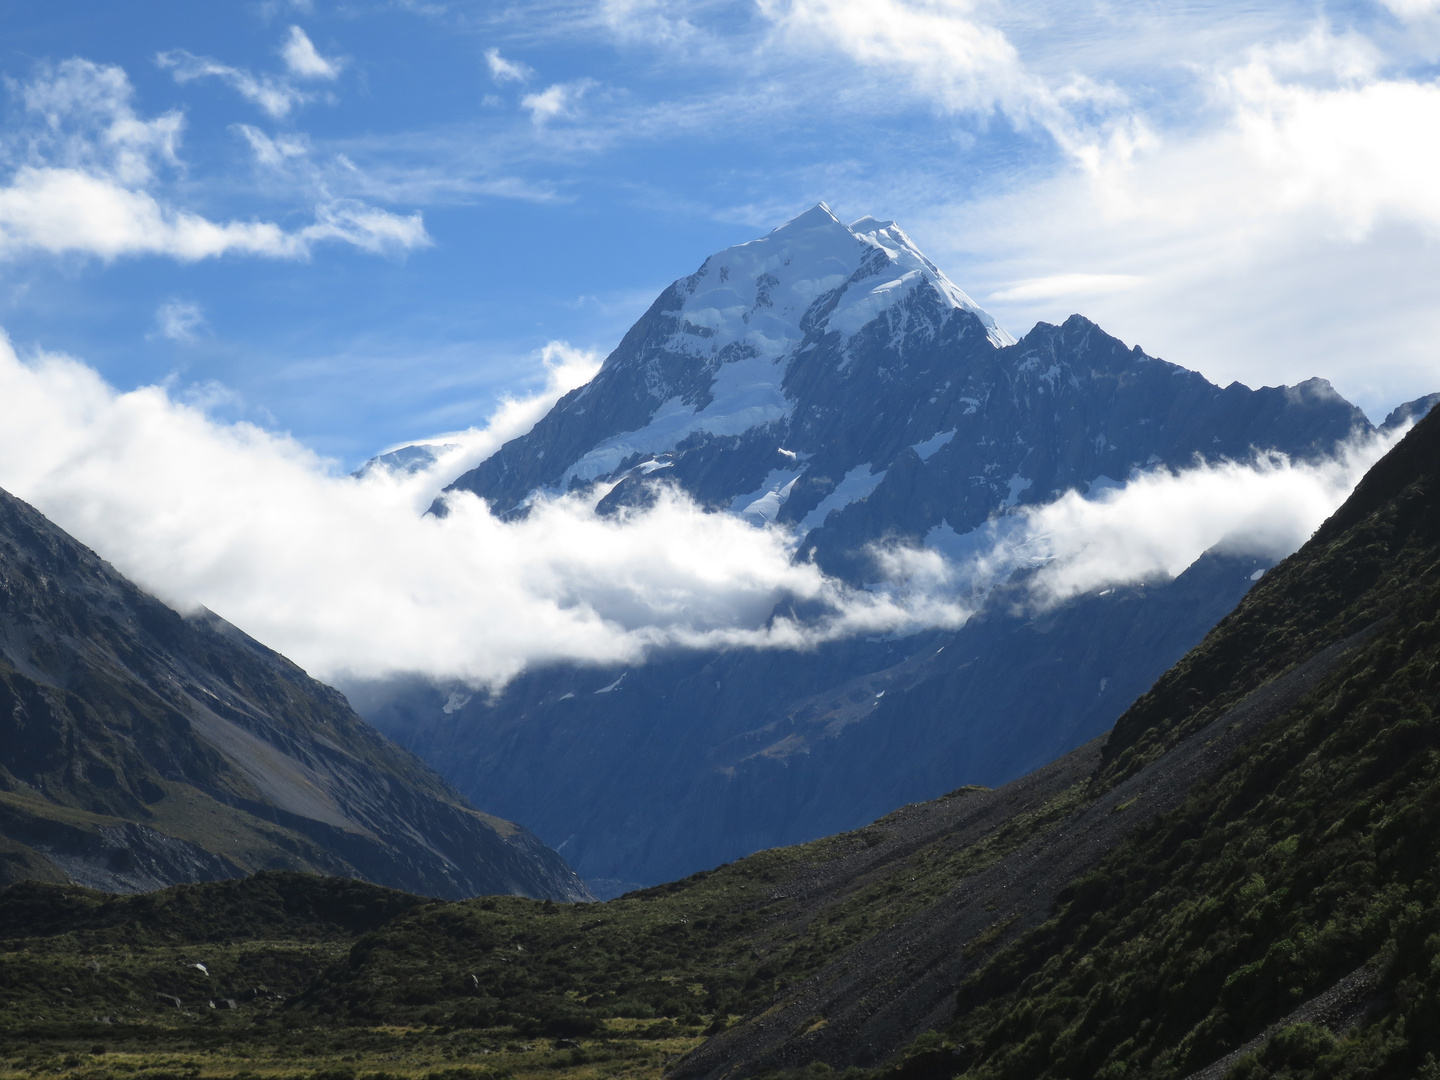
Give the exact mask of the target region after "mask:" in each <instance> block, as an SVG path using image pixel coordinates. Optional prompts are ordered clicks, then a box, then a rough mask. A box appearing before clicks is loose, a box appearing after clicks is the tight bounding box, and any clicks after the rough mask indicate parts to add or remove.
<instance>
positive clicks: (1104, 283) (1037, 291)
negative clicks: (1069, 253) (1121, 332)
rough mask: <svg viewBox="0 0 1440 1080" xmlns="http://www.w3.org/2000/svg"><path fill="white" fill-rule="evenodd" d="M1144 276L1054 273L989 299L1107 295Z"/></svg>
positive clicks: (1137, 282)
mask: <svg viewBox="0 0 1440 1080" xmlns="http://www.w3.org/2000/svg"><path fill="white" fill-rule="evenodd" d="M1144 280H1145V279H1144V278H1141V277H1138V276H1136V275H1135V274H1051V275H1049V276H1047V277H1038V278H1031V279H1030V280H1028V281H1015V282H1011V283H1010V284H1009V285H1006V286H1005V287H1004V288H1001V289H997V290H994V291H992V292H991V293H990V299H992V300H995V301H999V302H1002V303H1003V302H1006V301H1015V300H1057V299H1067V300H1068V299H1070V298H1072V297H1091V296H1105V295H1107V294H1109V293H1114V292H1123V291H1124V290H1126V289H1133V288H1134V287H1135V286H1137V285H1140V284H1143V282H1144Z"/></svg>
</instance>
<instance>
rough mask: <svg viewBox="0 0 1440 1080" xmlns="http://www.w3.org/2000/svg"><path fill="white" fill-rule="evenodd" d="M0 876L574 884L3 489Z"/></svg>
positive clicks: (227, 634) (247, 644)
mask: <svg viewBox="0 0 1440 1080" xmlns="http://www.w3.org/2000/svg"><path fill="white" fill-rule="evenodd" d="M0 838H3V840H0V880H21V879H26V878H31V879H34V878H38V879H41V880H51V881H66V880H70V881H75V882H78V883H80V884H84V885H90V886H95V887H98V888H104V889H109V890H112V891H121V892H130V891H139V890H146V889H154V888H158V887H160V886H163V885H168V884H171V883H174V882H179V881H206V880H215V879H220V878H233V877H238V876H241V875H243V874H247V873H251V872H253V871H256V870H261V869H270V868H285V869H294V870H307V871H311V872H316V873H324V874H337V875H342V876H347V877H359V878H364V879H367V880H369V881H374V882H377V883H379V884H383V885H388V886H391V887H395V888H402V889H406V890H408V891H411V892H416V893H423V894H427V895H432V896H443V897H451V898H455V897H462V896H472V895H475V894H478V893H518V894H523V895H529V896H542V897H554V898H556V899H567V900H574V899H586V898H588V893H587V892H586V890H585V888H584V886H583V884H582V883H581V882H580V880H579V879H578V878H577V877H576V876H575V874H574V872H573V871H572V870H570V868H569V867H568V866H566V865H565V862H564V860H563V859H561V858H560V856H558V855H556V854H555V853H554V852H553V851H551V850H550V849H548V848H546V847H545V846H544V845H543V844H541V843H540V842H539V841H538V840H536V839H535V837H534V836H532V835H531V834H530V833H528V832H526V831H525V830H524V829H522V828H520V827H518V826H516V825H514V824H512V823H510V822H508V821H504V820H502V819H499V818H496V817H492V816H490V815H488V814H482V813H480V812H479V811H477V810H475V809H474V808H473V807H472V806H470V805H469V804H468V803H467V802H466V801H465V800H464V799H463V798H462V797H461V796H459V795H458V794H457V793H456V792H455V791H454V790H453V789H452V788H450V787H449V786H448V785H447V784H446V783H445V782H444V781H443V780H441V779H440V777H439V776H437V775H436V774H435V773H434V772H433V771H432V770H430V769H429V768H428V767H426V766H425V765H424V764H422V763H421V762H420V761H419V760H417V759H416V758H414V757H413V756H412V755H410V754H408V753H407V752H405V751H403V750H401V749H400V748H399V747H397V746H395V745H393V744H391V743H389V742H387V741H386V740H385V739H384V738H383V737H382V736H381V735H380V734H379V733H377V732H376V731H374V730H373V729H372V728H370V727H369V726H368V725H367V724H366V723H365V722H364V721H362V720H361V719H360V718H359V717H358V716H357V715H356V714H355V713H354V712H353V711H352V710H351V709H350V707H349V705H348V704H347V703H346V701H345V699H344V698H343V697H342V696H341V695H340V693H339V692H337V691H336V690H333V689H331V688H330V687H328V686H324V685H322V684H320V683H318V682H316V681H314V680H313V679H311V678H309V677H308V676H306V674H305V673H304V672H303V671H301V670H300V669H299V668H297V667H296V666H295V665H294V664H292V663H290V662H289V661H288V660H286V659H285V658H284V657H282V656H280V655H278V654H276V653H274V652H272V651H270V650H269V649H267V648H265V647H264V646H263V645H261V644H259V643H258V642H256V641H253V640H252V639H250V638H248V637H246V636H245V635H244V634H242V633H241V632H240V631H239V630H237V629H236V628H235V627H233V626H231V625H230V624H229V623H227V622H225V620H223V619H221V618H219V617H218V616H216V615H214V614H212V613H210V612H208V611H204V610H202V611H199V612H197V613H195V614H193V615H188V616H182V615H180V614H178V613H176V612H175V611H173V610H172V609H170V608H168V607H166V606H165V605H164V604H162V603H161V602H160V601H158V600H156V599H155V598H154V597H151V596H149V595H147V594H146V593H144V592H143V591H141V590H140V589H139V588H137V587H136V586H135V585H133V584H131V583H130V582H129V581H127V580H125V578H123V577H121V576H120V575H119V574H118V573H116V571H115V570H114V569H113V568H112V567H111V566H110V565H109V564H107V563H105V562H103V561H102V560H101V559H100V558H99V557H98V556H96V555H95V554H94V553H93V552H91V551H90V550H88V549H87V548H85V547H82V546H81V545H80V544H78V543H77V542H76V541H74V540H73V539H71V538H70V537H69V536H67V535H66V534H65V533H63V532H61V531H60V530H59V529H57V528H56V527H55V526H54V525H52V524H51V523H50V522H48V521H47V520H46V519H45V518H44V517H42V516H41V515H40V514H39V513H37V512H36V511H35V510H34V509H32V508H31V507H29V506H28V505H26V504H25V503H23V502H21V501H20V500H18V499H16V498H14V497H12V496H10V495H9V494H6V493H4V492H0Z"/></svg>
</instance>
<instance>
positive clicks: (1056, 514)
mask: <svg viewBox="0 0 1440 1080" xmlns="http://www.w3.org/2000/svg"><path fill="white" fill-rule="evenodd" d="M1405 430H1407V431H1408V430H1409V429H1408V427H1407V428H1406V429H1405ZM1403 434H1404V431H1401V432H1396V433H1394V434H1392V435H1391V436H1389V437H1386V438H1383V439H1382V438H1365V439H1363V440H1358V441H1356V442H1354V443H1352V444H1350V445H1349V446H1347V447H1345V448H1344V450H1343V451H1342V452H1341V453H1340V454H1339V455H1338V456H1337V457H1335V458H1334V459H1331V460H1326V461H1321V462H1319V463H1298V462H1292V461H1290V460H1289V459H1287V458H1285V457H1284V456H1283V455H1267V456H1263V457H1260V458H1259V459H1257V460H1256V461H1253V462H1247V463H1241V462H1222V463H1219V464H1215V465H1200V466H1196V467H1194V468H1190V469H1183V470H1179V471H1175V472H1171V471H1169V470H1167V469H1157V470H1154V471H1151V472H1146V473H1140V474H1138V475H1136V476H1134V477H1132V478H1131V479H1130V481H1129V482H1128V483H1126V484H1124V485H1123V486H1121V487H1118V488H1110V489H1107V490H1104V491H1102V492H1100V493H1099V494H1098V495H1097V496H1095V497H1093V498H1085V497H1082V496H1080V495H1078V494H1076V493H1074V492H1071V493H1069V494H1067V495H1064V496H1062V497H1061V498H1059V499H1057V500H1055V501H1054V502H1052V503H1049V504H1048V505H1045V506H1040V507H1034V508H1027V509H1026V510H1025V511H1024V512H1023V513H1022V514H1020V515H1018V518H1017V521H1016V523H1015V526H1014V527H1015V529H1016V531H1017V533H1018V534H1019V537H1018V542H1017V540H1016V539H1015V538H1011V539H1007V540H1005V541H1004V542H1002V544H1001V545H1000V547H999V548H997V549H996V551H995V552H993V553H992V554H991V556H990V557H991V558H995V559H996V560H997V561H998V562H1001V563H1003V562H1004V561H1005V560H1006V559H1017V560H1023V561H1025V562H1029V563H1031V564H1032V565H1033V564H1037V563H1038V564H1041V567H1042V568H1041V569H1040V570H1039V571H1038V572H1037V573H1036V574H1035V575H1034V576H1033V577H1032V578H1031V579H1030V585H1029V590H1030V593H1031V595H1032V597H1034V599H1035V600H1036V601H1037V602H1038V603H1040V604H1041V605H1042V606H1050V605H1054V604H1057V603H1063V602H1064V601H1066V600H1069V599H1071V598H1072V597H1075V596H1078V595H1080V594H1082V593H1088V592H1093V591H1095V590H1097V589H1102V588H1105V587H1106V586H1110V585H1119V584H1125V583H1130V582H1137V581H1147V580H1149V581H1154V580H1163V579H1166V578H1170V577H1174V576H1176V575H1178V574H1180V573H1181V572H1182V571H1183V570H1184V569H1185V568H1186V567H1187V566H1189V565H1190V564H1191V563H1193V562H1194V561H1195V560H1196V559H1197V558H1199V557H1200V555H1201V554H1203V553H1204V552H1206V551H1208V550H1210V549H1211V548H1218V549H1219V550H1222V551H1229V552H1233V553H1237V554H1252V555H1258V556H1261V557H1265V558H1271V559H1280V558H1282V557H1284V556H1286V555H1288V554H1290V553H1291V552H1292V551H1294V550H1296V549H1297V548H1298V547H1300V545H1301V544H1303V543H1304V542H1305V541H1306V540H1307V539H1309V537H1310V534H1311V533H1313V532H1314V531H1315V530H1316V529H1317V528H1319V526H1320V524H1321V523H1322V522H1323V521H1324V520H1325V519H1326V518H1327V517H1329V516H1330V514H1331V513H1333V512H1334V510H1335V508H1336V507H1337V506H1339V505H1340V503H1341V502H1343V501H1344V500H1345V498H1346V496H1348V495H1349V494H1350V492H1351V491H1352V490H1353V489H1354V487H1355V485H1356V484H1357V483H1358V482H1359V481H1360V478H1361V477H1362V476H1364V475H1365V473H1366V471H1368V470H1369V468H1370V467H1371V466H1372V465H1374V464H1375V462H1376V461H1378V460H1379V459H1380V458H1381V457H1382V456H1384V454H1385V452H1386V451H1388V450H1389V449H1390V447H1391V446H1393V445H1394V444H1395V443H1396V442H1398V441H1399V439H1400V438H1401V437H1402V436H1403Z"/></svg>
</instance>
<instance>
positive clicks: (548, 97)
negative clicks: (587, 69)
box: [520, 79, 595, 124]
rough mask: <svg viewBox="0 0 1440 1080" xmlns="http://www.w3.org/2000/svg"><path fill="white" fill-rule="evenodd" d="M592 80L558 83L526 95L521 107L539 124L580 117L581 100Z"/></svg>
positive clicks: (521, 100) (592, 82) (522, 99)
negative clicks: (557, 119)
mask: <svg viewBox="0 0 1440 1080" xmlns="http://www.w3.org/2000/svg"><path fill="white" fill-rule="evenodd" d="M594 85H595V82H594V80H592V79H578V80H576V81H575V82H568V83H556V84H555V85H554V86H547V87H546V88H545V89H544V90H541V91H540V92H538V93H535V94H526V95H525V96H524V97H523V98H521V99H520V107H521V108H522V109H525V110H527V111H528V112H529V113H530V118H531V119H532V120H534V121H535V123H537V124H543V123H545V122H546V121H547V120H554V119H556V118H561V119H568V118H572V117H574V116H576V115H578V112H579V106H580V99H581V98H583V97H584V96H585V93H586V91H588V90H589V89H590V88H591V87H592V86H594Z"/></svg>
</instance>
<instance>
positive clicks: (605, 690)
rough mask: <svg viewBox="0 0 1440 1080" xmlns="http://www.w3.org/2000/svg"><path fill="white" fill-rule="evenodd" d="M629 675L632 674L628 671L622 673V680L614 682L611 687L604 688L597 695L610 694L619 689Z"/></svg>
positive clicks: (597, 691)
mask: <svg viewBox="0 0 1440 1080" xmlns="http://www.w3.org/2000/svg"><path fill="white" fill-rule="evenodd" d="M628 674H630V673H629V672H628V671H622V672H621V673H620V678H618V679H616V680H615V681H614V682H612V683H611V684H610V685H609V686H602V687H601V688H600V689H599V690H596V691H595V693H597V694H608V693H610V691H612V690H614V689H616V688H618V687H619V685H620V684H621V683H622V682H624V681H625V676H626V675H628Z"/></svg>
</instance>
